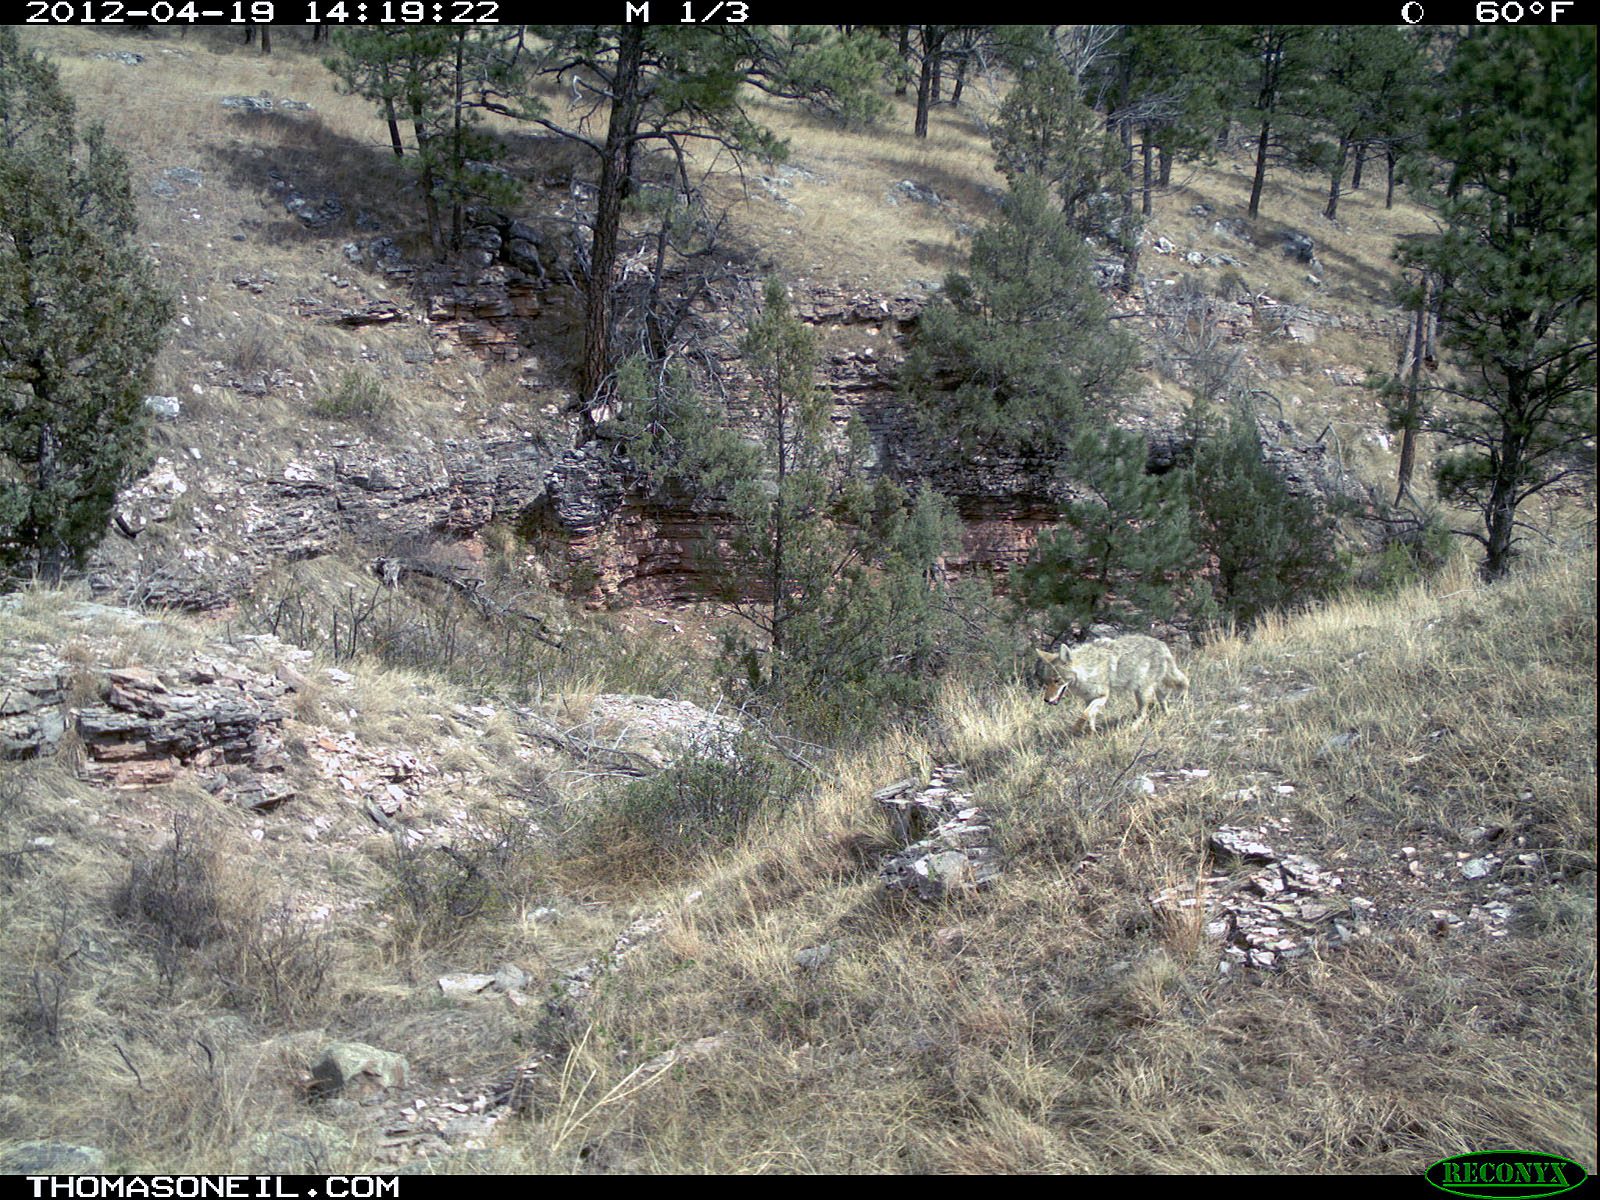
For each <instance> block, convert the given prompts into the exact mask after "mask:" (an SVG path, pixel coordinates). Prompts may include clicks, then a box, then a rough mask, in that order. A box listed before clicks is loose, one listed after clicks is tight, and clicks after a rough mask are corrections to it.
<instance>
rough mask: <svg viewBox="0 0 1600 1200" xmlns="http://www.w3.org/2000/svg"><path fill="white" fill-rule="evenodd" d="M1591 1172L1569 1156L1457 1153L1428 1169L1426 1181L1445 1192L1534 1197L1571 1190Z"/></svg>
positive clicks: (1497, 1199) (1496, 1198)
mask: <svg viewBox="0 0 1600 1200" xmlns="http://www.w3.org/2000/svg"><path fill="white" fill-rule="evenodd" d="M1588 1177H1589V1173H1588V1172H1587V1171H1585V1170H1584V1169H1583V1168H1582V1167H1580V1166H1579V1165H1578V1164H1577V1163H1575V1162H1573V1161H1572V1160H1571V1159H1570V1158H1559V1157H1557V1156H1556V1155H1554V1154H1529V1153H1525V1152H1523V1151H1511V1152H1503V1153H1496V1154H1458V1155H1456V1156H1455V1157H1454V1158H1445V1159H1440V1160H1439V1161H1438V1162H1436V1163H1434V1164H1433V1166H1431V1167H1429V1168H1428V1171H1427V1180H1428V1182H1429V1183H1431V1184H1433V1186H1434V1187H1436V1188H1438V1189H1439V1190H1440V1191H1442V1192H1450V1193H1452V1194H1454V1195H1457V1196H1474V1197H1485V1198H1492V1200H1502V1198H1503V1197H1507V1198H1511V1200H1533V1198H1534V1197H1535V1196H1558V1195H1560V1194H1561V1193H1562V1192H1570V1191H1571V1190H1572V1189H1573V1188H1575V1187H1577V1186H1578V1185H1579V1184H1580V1183H1582V1182H1583V1181H1584V1180H1585V1179H1587V1178H1588Z"/></svg>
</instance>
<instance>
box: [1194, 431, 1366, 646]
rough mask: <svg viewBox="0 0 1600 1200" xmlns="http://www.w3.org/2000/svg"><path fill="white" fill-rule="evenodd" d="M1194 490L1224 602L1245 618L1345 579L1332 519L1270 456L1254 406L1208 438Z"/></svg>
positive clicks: (1201, 533) (1200, 529) (1200, 528)
mask: <svg viewBox="0 0 1600 1200" xmlns="http://www.w3.org/2000/svg"><path fill="white" fill-rule="evenodd" d="M1193 496H1194V520H1195V528H1196V537H1197V539H1198V540H1199V542H1200V543H1201V545H1202V546H1203V547H1204V548H1205V550H1206V551H1207V552H1208V553H1209V554H1210V555H1211V556H1212V557H1213V558H1215V560H1216V566H1217V577H1216V588H1215V599H1216V602H1217V604H1219V605H1220V607H1221V609H1222V611H1223V612H1225V613H1227V614H1228V615H1229V616H1231V617H1233V618H1234V619H1235V620H1236V621H1238V622H1239V623H1240V624H1241V625H1249V624H1251V623H1252V622H1253V621H1255V619H1256V618H1257V617H1259V616H1260V615H1261V614H1262V613H1264V612H1266V611H1267V610H1269V609H1277V608H1286V607H1289V606H1290V605H1293V604H1297V603H1301V602H1303V601H1306V600H1309V599H1312V598H1314V597H1317V596H1321V595H1325V594H1326V593H1328V592H1329V591H1331V590H1332V589H1333V588H1334V587H1336V586H1337V585H1338V584H1339V583H1340V582H1341V579H1342V574H1341V571H1340V568H1339V564H1338V560H1337V557H1336V555H1335V553H1334V544H1333V528H1332V525H1331V523H1330V522H1329V520H1328V519H1327V518H1326V517H1325V516H1323V514H1322V513H1320V512H1319V511H1318V509H1317V506H1316V504H1315V503H1314V502H1313V501H1312V500H1310V499H1309V498H1307V497H1305V496H1299V495H1296V494H1294V493H1293V492H1291V491H1290V490H1289V487H1288V485H1287V484H1286V483H1285V482H1284V481H1283V479H1282V478H1281V477H1280V476H1279V475H1278V473H1277V472H1276V471H1274V470H1273V469H1272V465H1271V464H1270V463H1269V462H1267V460H1266V457H1265V455H1264V454H1263V453H1262V447H1261V437H1260V434H1259V432H1258V431H1257V428H1256V419H1255V416H1254V414H1253V413H1250V412H1249V411H1247V410H1244V409H1240V410H1236V411H1235V412H1234V413H1233V414H1232V416H1231V417H1230V418H1229V421H1228V427H1227V429H1226V430H1225V431H1224V432H1223V433H1222V434H1220V435H1219V436H1217V437H1214V438H1212V439H1211V440H1209V441H1206V442H1204V443H1202V444H1201V446H1200V449H1199V451H1198V453H1197V454H1196V456H1195V465H1194V491H1193Z"/></svg>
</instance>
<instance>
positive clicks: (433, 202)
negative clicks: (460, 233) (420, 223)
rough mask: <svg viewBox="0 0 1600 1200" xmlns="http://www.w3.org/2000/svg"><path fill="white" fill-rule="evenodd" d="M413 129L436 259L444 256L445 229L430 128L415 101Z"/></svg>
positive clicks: (430, 240) (412, 111) (429, 236)
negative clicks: (441, 223)
mask: <svg viewBox="0 0 1600 1200" xmlns="http://www.w3.org/2000/svg"><path fill="white" fill-rule="evenodd" d="M411 131H412V133H413V134H414V135H415V136H416V139H417V158H418V160H419V161H420V162H421V164H422V165H421V169H420V172H419V179H420V182H421V184H422V207H423V211H425V212H426V213H427V214H428V244H429V245H430V246H432V247H433V256H434V258H436V259H443V258H444V231H443V229H442V228H441V227H440V221H439V197H438V196H436V195H434V191H433V189H434V185H435V183H436V182H437V180H436V179H435V178H434V170H433V155H432V154H431V153H429V146H428V141H429V139H428V129H427V126H426V125H425V124H424V123H423V119H422V107H421V105H419V104H416V103H413V104H412V106H411Z"/></svg>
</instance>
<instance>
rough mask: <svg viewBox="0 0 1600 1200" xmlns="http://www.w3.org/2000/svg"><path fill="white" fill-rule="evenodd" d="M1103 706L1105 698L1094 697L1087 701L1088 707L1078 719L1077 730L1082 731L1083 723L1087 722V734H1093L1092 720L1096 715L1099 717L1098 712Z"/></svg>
mask: <svg viewBox="0 0 1600 1200" xmlns="http://www.w3.org/2000/svg"><path fill="white" fill-rule="evenodd" d="M1105 706H1106V698H1105V697H1104V696H1096V697H1095V698H1094V699H1093V700H1091V701H1089V704H1088V706H1087V707H1086V708H1085V709H1084V710H1083V715H1082V716H1081V717H1079V718H1078V724H1077V728H1078V729H1082V728H1083V723H1084V722H1085V721H1087V722H1088V723H1089V732H1090V733H1094V732H1095V725H1094V719H1095V717H1096V716H1097V715H1099V712H1100V710H1101V709H1102V708H1104V707H1105Z"/></svg>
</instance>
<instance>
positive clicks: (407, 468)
mask: <svg viewBox="0 0 1600 1200" xmlns="http://www.w3.org/2000/svg"><path fill="white" fill-rule="evenodd" d="M484 257H485V258H487V257H489V254H488V251H485V253H484ZM507 278H511V279H512V281H513V282H515V283H516V284H517V286H518V287H519V288H525V286H526V284H527V279H528V277H527V276H526V274H525V273H519V272H516V271H510V272H509V273H508V271H507V268H506V264H504V263H502V262H491V263H488V264H486V265H485V266H484V268H483V270H482V271H481V272H480V273H479V274H477V275H473V276H472V277H471V286H472V289H473V291H472V298H473V302H472V303H471V304H465V303H464V302H463V303H456V301H457V300H459V299H460V295H461V287H462V286H464V285H463V284H462V282H461V280H454V281H453V282H452V283H451V291H450V293H449V294H450V296H453V297H455V300H448V299H446V300H441V299H439V298H437V297H436V298H435V299H434V300H432V301H431V302H429V303H427V304H426V305H423V306H421V307H420V311H421V312H425V313H426V315H427V319H428V321H429V322H430V323H431V329H432V332H433V334H434V336H435V337H437V338H439V339H441V345H443V346H445V347H447V348H448V352H449V354H450V355H455V354H457V353H459V354H464V355H467V354H473V353H476V354H478V355H486V356H488V357H489V358H490V359H492V360H494V361H505V360H507V358H508V357H509V355H508V351H507V347H515V346H518V345H520V344H522V340H523V339H526V337H527V336H528V325H527V321H528V316H527V313H526V311H525V309H526V305H525V304H524V303H523V302H522V301H521V300H520V299H519V298H518V296H509V295H508V296H506V297H499V298H497V297H496V295H494V294H491V293H493V291H494V289H495V287H496V286H504V285H505V281H506V279H507ZM497 281H498V284H497ZM519 295H520V293H519ZM501 300H503V301H504V303H501V302H500V301H501ZM923 303H924V298H923V297H917V296H893V297H885V296H876V295H870V294H865V293H850V292H846V291H842V290H840V289H838V288H833V287H813V288H809V289H806V288H803V287H802V288H797V289H796V296H795V312H796V314H797V315H798V316H799V317H800V318H801V319H802V320H804V321H806V322H807V323H808V324H810V325H811V326H812V327H813V328H814V329H815V330H816V332H817V334H818V342H819V346H820V348H821V351H822V355H821V364H820V369H819V378H818V386H819V388H820V389H821V390H822V391H824V392H825V393H826V394H828V395H831V396H832V397H833V398H834V401H835V409H834V413H833V422H834V425H835V428H836V429H837V430H838V431H839V433H840V437H841V440H842V437H843V431H844V429H845V427H846V425H847V424H848V423H849V422H850V420H851V419H852V418H858V419H859V420H860V421H861V422H862V423H863V424H864V425H865V427H866V428H867V429H868V430H869V431H870V434H871V448H870V451H869V460H870V461H869V463H868V467H869V469H873V470H878V471H882V472H884V473H886V474H888V475H889V476H890V477H891V478H893V479H895V480H896V481H898V482H900V483H902V484H904V485H906V486H908V487H914V486H916V485H917V483H918V482H919V481H921V480H924V479H926V480H928V481H929V482H931V483H932V484H933V485H934V486H935V487H936V488H938V489H939V490H940V491H941V492H943V493H944V494H945V495H947V496H949V497H950V498H951V500H952V501H953V503H954V504H955V507H956V510H957V512H958V513H959V514H960V516H961V517H962V519H963V521H964V522H965V523H966V530H965V535H964V537H963V540H962V545H961V547H960V549H959V550H958V551H956V552H955V553H953V554H952V555H951V556H950V557H949V559H948V561H947V566H948V567H949V568H950V569H952V570H955V571H958V572H974V571H981V572H990V573H994V574H997V575H998V574H1002V573H1003V572H1005V571H1006V570H1008V569H1009V568H1010V567H1011V566H1012V565H1014V564H1016V563H1018V562H1021V561H1024V560H1026V558H1027V556H1028V555H1029V553H1030V552H1031V551H1032V549H1033V546H1034V544H1035V542H1036V541H1037V539H1038V536H1039V534H1040V532H1041V531H1042V530H1044V529H1046V528H1048V527H1050V526H1051V525H1052V524H1054V522H1055V521H1056V520H1057V518H1058V514H1059V511H1060V505H1061V503H1062V501H1063V500H1064V499H1065V498H1066V497H1067V495H1068V493H1067V489H1066V485H1065V484H1064V483H1063V481H1062V480H1061V478H1060V477H1059V474H1058V472H1057V470H1056V468H1055V465H1054V464H1053V463H1050V462H1047V461H1026V460H1020V459H1015V458H998V457H994V456H988V455H984V454H981V453H974V454H972V455H970V456H960V455H956V456H952V455H951V454H950V453H949V448H948V447H935V446H933V445H931V444H930V441H929V435H928V433H927V431H926V430H925V429H924V428H923V427H922V426H921V425H920V424H919V422H918V421H917V419H916V417H915V415H914V414H913V413H911V412H910V411H908V409H907V406H906V404H905V402H904V400H903V399H902V397H901V396H900V394H899V391H898V385H897V377H898V371H899V366H900V363H901V361H902V358H903V352H904V342H905V337H906V335H907V333H908V331H909V330H910V329H911V328H912V327H913V325H914V323H915V321H916V318H917V315H918V313H919V312H920V310H921V306H922V304H923ZM737 306H738V302H737V300H736V299H735V298H734V297H733V296H729V297H727V302H726V304H725V305H718V304H711V305H709V306H705V307H704V312H703V315H702V324H703V326H704V328H703V330H702V331H701V332H702V334H703V337H704V341H703V343H702V344H703V346H705V347H706V348H707V349H708V351H709V355H710V357H711V358H712V359H713V360H720V366H721V370H722V371H723V373H724V375H725V378H724V380H723V387H724V389H725V393H726V394H728V395H730V396H741V395H747V394H748V392H749V380H748V378H747V377H745V376H743V374H742V372H741V370H740V364H739V355H738V351H737V345H738V336H739V334H740V333H741V332H742V321H741V320H739V319H737V317H738V307H737ZM730 315H732V316H733V317H734V318H735V319H732V320H730V319H728V318H729V316H730ZM1241 319H1242V318H1241ZM1239 336H1240V337H1243V336H1244V334H1243V332H1241V333H1240V334H1239ZM733 419H735V420H742V417H741V414H740V412H739V410H738V408H737V406H735V408H734V410H733ZM750 424H751V429H752V431H754V428H755V426H754V422H753V420H752V421H751V423H750ZM1146 433H1147V437H1148V438H1149V443H1150V453H1151V469H1152V470H1163V469H1166V468H1167V467H1169V466H1170V465H1172V462H1173V460H1174V458H1175V457H1176V456H1178V455H1180V454H1181V452H1182V447H1181V446H1180V445H1178V441H1177V435H1176V434H1175V433H1173V432H1171V431H1167V430H1161V429H1158V428H1148V429H1147V430H1146ZM580 438H581V435H580V433H579V426H578V423H577V422H576V421H575V420H571V419H564V420H556V421H552V422H548V423H546V424H545V425H544V426H543V428H542V431H541V432H539V433H529V432H522V433H514V432H511V431H508V430H506V429H504V428H499V429H496V430H494V431H492V432H487V433H485V435H484V436H481V437H478V438H473V437H459V438H451V439H445V440H433V439H430V438H428V437H424V436H420V435H414V436H406V435H405V434H404V433H403V432H402V433H400V434H399V435H398V436H394V437H390V438H388V439H384V438H380V437H378V436H375V435H371V434H363V433H359V432H353V431H348V430H340V431H338V435H337V436H336V437H330V438H328V439H326V440H321V439H317V438H311V439H308V440H306V441H304V442H302V444H301V445H300V446H299V448H297V449H296V450H295V451H294V452H293V453H292V454H288V455H278V456H276V458H275V459H274V461H275V462H276V463H278V464H281V465H277V466H273V467H270V468H269V467H267V466H265V465H263V464H264V463H265V461H266V456H263V455H261V454H254V455H251V454H249V453H248V448H247V447H244V448H240V451H239V452H238V453H237V454H230V455H226V456H219V455H217V454H212V455H210V456H207V457H205V458H204V459H203V460H202V459H201V457H200V456H199V455H198V454H196V455H195V457H194V460H193V461H184V460H183V459H182V458H181V456H180V457H176V458H173V459H167V458H163V459H160V460H158V462H157V464H156V466H155V468H154V469H153V470H152V471H151V472H150V473H149V474H147V475H146V476H145V477H144V478H143V479H141V480H140V481H138V483H136V484H135V485H134V486H133V487H131V488H129V489H128V490H127V492H125V493H124V494H123V496H122V498H121V500H120V502H119V504H118V507H117V510H116V514H115V519H114V522H113V529H112V530H111V532H110V533H109V535H108V536H107V538H106V539H105V541H104V543H103V544H102V546H101V548H100V549H99V551H98V552H97V553H96V555H95V556H94V558H93V560H92V562H91V566H90V571H89V579H90V584H91V587H92V589H93V590H94V591H95V592H96V594H98V595H103V596H108V597H113V598H116V599H119V600H123V601H131V602H136V603H148V604H157V605H165V606H172V607H177V608H181V609H186V610H191V611H209V610H217V609H222V608H226V607H227V606H228V605H230V604H231V603H233V602H234V601H235V600H236V599H238V598H239V597H240V596H242V595H243V594H245V593H246V592H248V591H249V589H250V588H251V586H252V585H253V584H254V582H255V581H256V580H258V579H259V578H260V577H261V576H262V575H263V574H264V573H265V572H266V571H267V570H269V569H270V568H271V567H273V566H274V565H276V564H281V563H284V562H293V561H298V560H303V559H308V558H315V557H317V556H320V555H324V554H328V553H331V552H333V551H334V550H336V549H337V550H341V551H344V552H353V553H355V554H356V555H357V556H368V557H371V558H372V559H373V560H374V561H375V560H376V559H377V558H378V557H379V556H383V555H394V554H396V553H397V552H398V553H402V554H403V553H405V552H406V548H408V547H409V548H412V549H415V548H417V547H421V546H427V545H431V546H435V547H437V546H439V545H440V544H441V543H443V544H445V545H446V547H447V548H448V547H450V546H451V545H454V547H455V549H456V550H457V551H458V552H459V554H460V555H461V556H464V557H468V558H470V557H472V556H473V555H474V553H475V550H476V547H475V539H476V538H477V536H478V535H479V534H481V533H482V532H483V531H484V530H485V529H486V528H487V527H488V526H490V525H491V524H493V523H497V522H498V523H506V524H510V525H512V526H514V527H515V528H516V529H517V531H518V532H519V533H521V534H522V535H523V536H525V537H527V538H529V539H530V540H531V541H533V542H534V544H535V545H536V546H537V547H538V548H539V549H541V550H542V551H544V552H545V554H546V555H547V556H549V558H550V559H551V560H552V565H553V566H554V567H555V568H556V571H555V574H556V579H557V581H558V582H561V583H563V584H564V585H565V586H566V587H567V588H568V590H569V591H571V592H573V593H574V594H575V595H576V596H579V597H583V598H587V599H591V600H594V601H616V602H656V601H668V600H670V601H679V600H696V599H706V598H709V597H710V596H711V595H712V594H713V592H714V581H713V578H712V573H711V572H710V571H708V570H707V563H708V560H709V559H710V558H711V557H712V556H714V555H715V554H716V548H717V544H718V541H719V539H721V538H723V537H726V535H727V532H728V524H727V522H728V517H727V514H726V513H725V512H723V511H721V509H720V507H719V506H718V505H717V503H716V502H715V501H714V500H713V501H709V502H708V501H706V500H705V499H703V498H701V499H695V498H693V497H691V496H689V495H687V494H684V493H681V492H674V491H671V490H665V491H655V492H647V491H646V490H644V488H643V487H642V486H641V484H640V482H639V479H638V474H637V473H636V472H634V471H632V470H631V469H630V467H629V464H628V462H627V457H626V447H625V446H623V445H620V444H618V443H616V442H613V441H608V440H606V439H605V438H604V437H603V436H602V437H598V438H591V439H590V440H588V441H585V442H583V443H582V444H578V443H579V442H580ZM1269 442H1270V443H1271V450H1270V452H1271V454H1272V455H1273V456H1274V458H1275V459H1276V460H1277V461H1278V465H1279V466H1280V469H1283V470H1284V471H1285V473H1286V475H1287V476H1288V478H1289V479H1290V481H1291V484H1292V485H1293V486H1295V487H1297V488H1299V489H1301V490H1304V491H1308V492H1312V493H1316V494H1319V495H1323V496H1326V495H1329V494H1331V493H1334V492H1338V491H1342V490H1347V487H1348V481H1346V480H1344V479H1342V478H1341V477H1340V473H1339V472H1338V471H1337V470H1335V469H1333V464H1332V463H1330V461H1329V457H1328V455H1327V453H1326V447H1324V446H1322V445H1321V444H1318V443H1308V442H1305V441H1304V440H1297V439H1296V438H1295V437H1294V436H1293V433H1292V431H1291V430H1290V429H1289V427H1288V426H1287V425H1283V426H1281V427H1280V428H1279V429H1277V430H1276V434H1275V436H1274V437H1271V438H1269Z"/></svg>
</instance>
